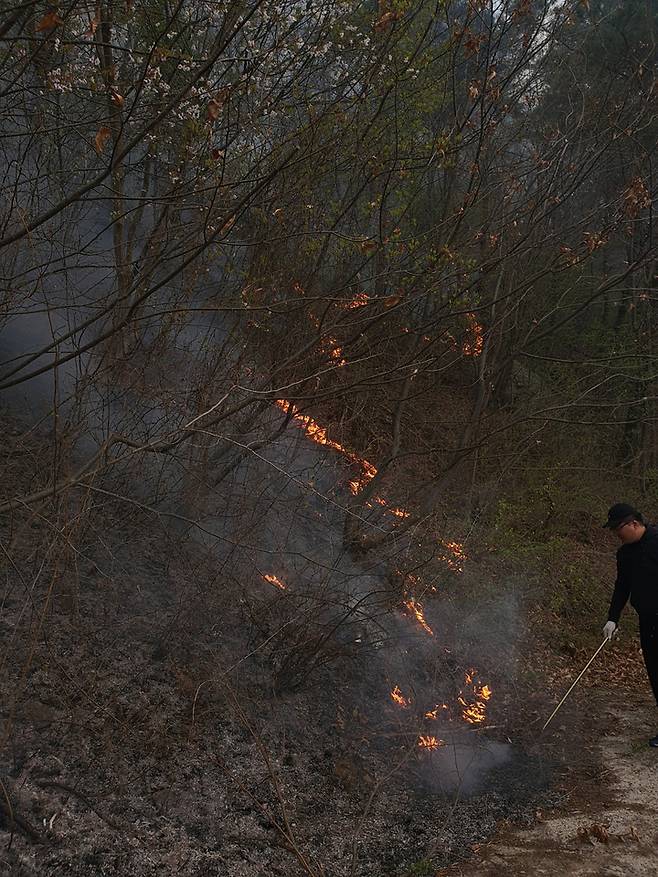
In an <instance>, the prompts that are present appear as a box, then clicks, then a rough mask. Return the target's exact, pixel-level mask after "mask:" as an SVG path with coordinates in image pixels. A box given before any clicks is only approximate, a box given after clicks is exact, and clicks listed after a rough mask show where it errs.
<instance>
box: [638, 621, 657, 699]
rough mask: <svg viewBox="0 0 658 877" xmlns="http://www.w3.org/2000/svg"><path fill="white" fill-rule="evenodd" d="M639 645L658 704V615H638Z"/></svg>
mask: <svg viewBox="0 0 658 877" xmlns="http://www.w3.org/2000/svg"><path fill="white" fill-rule="evenodd" d="M640 645H641V646H642V655H643V657H644V665H645V667H646V668H647V676H648V677H649V682H650V683H651V688H652V689H653V696H654V697H655V698H656V704H658V615H640Z"/></svg>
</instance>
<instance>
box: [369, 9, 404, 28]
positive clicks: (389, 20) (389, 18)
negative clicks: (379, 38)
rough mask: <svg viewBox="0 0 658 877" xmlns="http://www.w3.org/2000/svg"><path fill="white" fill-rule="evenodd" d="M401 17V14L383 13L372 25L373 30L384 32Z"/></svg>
mask: <svg viewBox="0 0 658 877" xmlns="http://www.w3.org/2000/svg"><path fill="white" fill-rule="evenodd" d="M401 17H402V13H401V12H385V13H384V14H383V15H380V17H379V18H378V19H377V21H376V22H375V23H374V25H373V28H374V29H375V30H386V28H387V27H388V26H389V24H393V22H394V21H397V20H398V18H401Z"/></svg>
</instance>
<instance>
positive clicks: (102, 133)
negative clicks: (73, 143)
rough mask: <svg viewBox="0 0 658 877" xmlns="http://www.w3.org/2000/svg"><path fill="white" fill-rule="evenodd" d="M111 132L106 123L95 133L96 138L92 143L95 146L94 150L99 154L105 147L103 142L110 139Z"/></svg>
mask: <svg viewBox="0 0 658 877" xmlns="http://www.w3.org/2000/svg"><path fill="white" fill-rule="evenodd" d="M111 134H112V132H111V131H110V129H109V128H108V127H107V125H103V127H102V128H99V129H98V134H96V138H95V140H94V145H95V147H96V152H97V153H98V154H99V155H100V154H101V152H102V151H103V150H104V149H105V144H106V143H107V141H108V140H109V139H110V136H111Z"/></svg>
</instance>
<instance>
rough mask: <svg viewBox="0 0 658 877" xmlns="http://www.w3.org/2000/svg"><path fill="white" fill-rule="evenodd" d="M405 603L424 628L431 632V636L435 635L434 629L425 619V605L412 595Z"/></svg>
mask: <svg viewBox="0 0 658 877" xmlns="http://www.w3.org/2000/svg"><path fill="white" fill-rule="evenodd" d="M403 605H404V606H406V608H407V610H408V611H409V613H410V614H411V615H413V617H414V618H415V619H416V621H417V622H418V624H420V626H421V627H422V628H423V630H425V631H426V632H427V633H429V635H430V636H434V631H433V630H432V628H431V627H430V626H429V624H428V623H427V621H426V620H425V613H424V612H423V607H422V606H421V605H420V603H419V602H418V601H417V600H416V599H415V598H414V597H410V598H409V599H408V600H405V601H404V604H403Z"/></svg>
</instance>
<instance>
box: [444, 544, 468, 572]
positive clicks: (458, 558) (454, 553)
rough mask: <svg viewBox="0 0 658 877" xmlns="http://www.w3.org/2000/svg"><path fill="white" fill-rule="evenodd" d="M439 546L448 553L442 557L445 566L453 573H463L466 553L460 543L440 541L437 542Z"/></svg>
mask: <svg viewBox="0 0 658 877" xmlns="http://www.w3.org/2000/svg"><path fill="white" fill-rule="evenodd" d="M439 541H440V544H441V545H442V546H443V547H444V548H445V549H446V551H448V552H449V553H448V554H447V555H445V556H444V557H443V560H444V562H445V563H446V565H447V566H449V567H450V569H451V570H453V572H463V571H464V562H465V561H466V560H467V555H466V552H465V551H464V546H463V545H462V543H461V542H444V541H443V540H442V539H441V540H439Z"/></svg>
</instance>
